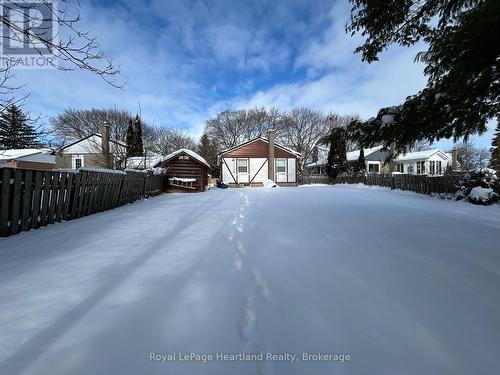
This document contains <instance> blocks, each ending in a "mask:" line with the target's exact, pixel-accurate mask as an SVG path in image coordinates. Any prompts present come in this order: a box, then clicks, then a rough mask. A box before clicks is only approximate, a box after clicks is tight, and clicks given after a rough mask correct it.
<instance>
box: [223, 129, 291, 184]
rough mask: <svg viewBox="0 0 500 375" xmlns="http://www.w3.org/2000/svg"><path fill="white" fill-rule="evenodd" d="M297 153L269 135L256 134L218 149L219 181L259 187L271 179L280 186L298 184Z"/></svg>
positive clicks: (271, 134) (271, 133)
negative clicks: (242, 141) (253, 136)
mask: <svg viewBox="0 0 500 375" xmlns="http://www.w3.org/2000/svg"><path fill="white" fill-rule="evenodd" d="M299 157H300V153H298V152H296V151H294V150H291V149H289V148H287V147H285V146H282V145H280V144H278V143H276V142H275V141H274V132H272V131H271V132H269V135H268V138H267V139H266V138H263V137H257V138H255V139H252V140H250V141H248V142H245V143H242V144H240V145H237V146H234V147H231V148H229V149H227V150H224V151H221V152H220V153H219V155H218V158H219V162H220V166H221V177H222V181H223V182H225V183H228V184H229V185H230V186H231V185H232V186H262V185H263V182H264V181H266V180H268V179H269V180H272V181H274V182H276V183H277V184H278V185H280V186H297V159H298V158H299Z"/></svg>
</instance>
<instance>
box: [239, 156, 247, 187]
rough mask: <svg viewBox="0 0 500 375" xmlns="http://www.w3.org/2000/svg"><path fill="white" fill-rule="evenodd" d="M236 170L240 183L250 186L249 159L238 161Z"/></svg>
mask: <svg viewBox="0 0 500 375" xmlns="http://www.w3.org/2000/svg"><path fill="white" fill-rule="evenodd" d="M236 168H237V173H238V183H239V184H248V183H249V182H250V173H249V170H248V159H237V161H236Z"/></svg>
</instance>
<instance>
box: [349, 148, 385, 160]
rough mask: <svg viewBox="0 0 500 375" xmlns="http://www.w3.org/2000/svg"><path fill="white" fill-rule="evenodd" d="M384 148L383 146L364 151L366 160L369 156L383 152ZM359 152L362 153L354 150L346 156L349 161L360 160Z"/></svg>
mask: <svg viewBox="0 0 500 375" xmlns="http://www.w3.org/2000/svg"><path fill="white" fill-rule="evenodd" d="M382 148H384V146H383V145H381V146H375V147H371V148H365V149H363V152H364V154H365V158H366V157H367V156H368V155H371V154H373V153H374V152H377V151H379V150H381V149H382ZM359 152H360V150H354V151H350V152H348V153H347V154H346V157H347V161H356V160H358V158H359Z"/></svg>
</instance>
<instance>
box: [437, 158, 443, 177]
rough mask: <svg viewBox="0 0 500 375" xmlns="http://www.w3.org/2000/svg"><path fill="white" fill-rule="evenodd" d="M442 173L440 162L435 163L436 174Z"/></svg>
mask: <svg viewBox="0 0 500 375" xmlns="http://www.w3.org/2000/svg"><path fill="white" fill-rule="evenodd" d="M442 172H443V166H442V164H441V160H439V161H437V162H436V173H437V174H441V173H442Z"/></svg>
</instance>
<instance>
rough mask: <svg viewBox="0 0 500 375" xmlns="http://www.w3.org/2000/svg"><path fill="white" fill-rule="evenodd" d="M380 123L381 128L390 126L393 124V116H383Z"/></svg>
mask: <svg viewBox="0 0 500 375" xmlns="http://www.w3.org/2000/svg"><path fill="white" fill-rule="evenodd" d="M381 121H382V126H386V125H392V124H393V123H394V115H383V116H382V118H381Z"/></svg>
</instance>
